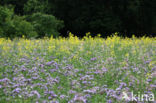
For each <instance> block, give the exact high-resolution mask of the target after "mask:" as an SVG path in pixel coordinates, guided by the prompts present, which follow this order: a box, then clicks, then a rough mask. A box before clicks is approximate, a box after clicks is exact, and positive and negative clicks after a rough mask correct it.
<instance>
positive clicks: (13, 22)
mask: <svg viewBox="0 0 156 103" xmlns="http://www.w3.org/2000/svg"><path fill="white" fill-rule="evenodd" d="M22 35H24V36H25V37H28V38H30V37H36V36H37V33H36V32H35V31H34V27H33V26H32V24H31V23H30V22H27V21H26V20H24V18H23V17H20V16H17V15H14V13H13V9H8V8H7V7H2V6H0V36H1V37H10V38H14V37H22Z"/></svg>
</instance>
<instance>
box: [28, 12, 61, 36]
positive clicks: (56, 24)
mask: <svg viewBox="0 0 156 103" xmlns="http://www.w3.org/2000/svg"><path fill="white" fill-rule="evenodd" d="M27 18H28V19H29V21H30V22H31V23H32V25H33V26H34V28H35V31H36V32H37V33H38V34H39V37H43V36H48V37H50V36H51V35H53V36H54V37H57V36H58V35H59V32H58V30H59V29H61V28H62V27H63V21H60V20H57V19H56V18H55V17H54V16H52V15H48V14H43V13H33V14H32V15H30V16H27Z"/></svg>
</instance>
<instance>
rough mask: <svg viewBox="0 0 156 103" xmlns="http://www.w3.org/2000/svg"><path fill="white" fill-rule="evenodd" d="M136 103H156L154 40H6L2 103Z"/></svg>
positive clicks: (0, 58) (0, 68)
mask: <svg viewBox="0 0 156 103" xmlns="http://www.w3.org/2000/svg"><path fill="white" fill-rule="evenodd" d="M132 93H133V94H134V95H135V97H133V98H131V97H132V95H131V94H132ZM125 96H127V98H124V97H125ZM132 99H133V100H132ZM134 101H135V102H136V103H145V102H155V101H156V38H154V37H153V38H150V37H141V38H136V37H135V36H133V37H132V38H122V37H119V36H117V35H114V36H110V37H107V38H101V37H100V34H98V35H97V36H95V37H94V38H93V37H91V36H90V34H89V33H87V34H86V36H85V37H83V38H78V37H77V36H74V35H73V34H72V33H70V36H69V37H68V38H63V37H59V38H53V37H51V38H48V37H47V38H46V37H45V38H42V39H26V38H25V37H23V38H20V39H19V38H15V39H13V40H10V39H4V38H0V103H126V102H127V103H131V102H134Z"/></svg>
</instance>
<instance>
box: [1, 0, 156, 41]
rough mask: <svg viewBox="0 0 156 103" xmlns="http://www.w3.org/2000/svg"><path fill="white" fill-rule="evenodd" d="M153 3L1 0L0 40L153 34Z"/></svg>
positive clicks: (133, 0) (138, 0)
mask: <svg viewBox="0 0 156 103" xmlns="http://www.w3.org/2000/svg"><path fill="white" fill-rule="evenodd" d="M155 5H156V0H1V1H0V36H1V37H11V38H12V37H20V36H22V35H25V36H26V37H44V36H51V35H53V36H54V37H57V36H58V35H61V36H67V35H68V31H70V32H72V33H74V34H76V35H77V36H80V37H81V36H84V35H85V33H86V32H91V34H98V33H101V34H102V36H103V37H106V36H109V35H111V34H112V33H114V32H119V34H120V35H121V36H131V35H132V34H135V35H136V36H143V35H145V34H146V35H149V36H150V35H153V36H154V33H156V6H155Z"/></svg>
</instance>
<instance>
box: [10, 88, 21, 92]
mask: <svg viewBox="0 0 156 103" xmlns="http://www.w3.org/2000/svg"><path fill="white" fill-rule="evenodd" d="M20 91H21V88H16V89H14V90H13V91H12V92H13V93H19V92H20Z"/></svg>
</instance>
